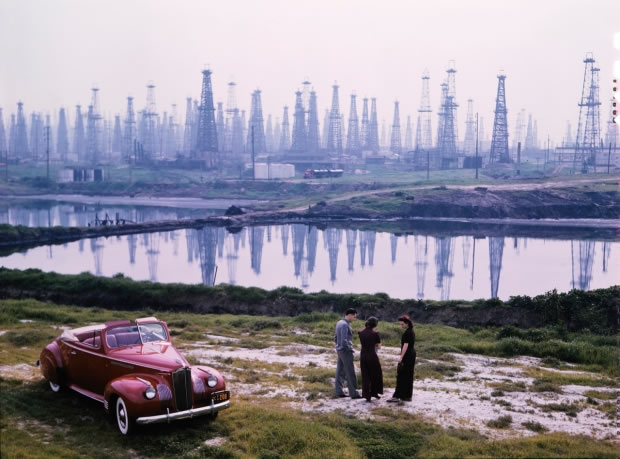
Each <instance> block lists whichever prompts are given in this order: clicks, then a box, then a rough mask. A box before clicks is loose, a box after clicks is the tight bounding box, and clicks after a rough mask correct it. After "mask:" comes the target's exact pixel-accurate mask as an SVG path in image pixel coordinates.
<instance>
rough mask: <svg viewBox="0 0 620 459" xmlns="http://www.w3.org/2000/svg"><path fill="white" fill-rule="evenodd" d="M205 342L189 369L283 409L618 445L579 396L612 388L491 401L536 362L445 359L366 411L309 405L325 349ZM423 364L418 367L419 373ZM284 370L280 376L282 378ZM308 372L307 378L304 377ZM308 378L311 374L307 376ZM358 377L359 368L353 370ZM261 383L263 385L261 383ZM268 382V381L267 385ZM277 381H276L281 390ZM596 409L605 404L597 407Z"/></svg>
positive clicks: (509, 395) (30, 368) (19, 371)
mask: <svg viewBox="0 0 620 459" xmlns="http://www.w3.org/2000/svg"><path fill="white" fill-rule="evenodd" d="M205 338H206V340H205V341H197V342H194V343H192V344H189V345H185V346H182V347H181V348H180V350H181V351H182V352H183V353H184V354H185V355H186V356H188V357H189V358H191V359H193V360H194V361H196V360H197V361H199V362H200V363H201V364H205V365H211V366H213V367H215V368H218V369H219V370H220V371H221V372H222V374H223V375H224V376H225V377H226V379H227V382H228V386H229V388H230V390H231V391H232V394H233V399H234V396H235V394H238V395H239V394H244V395H251V396H256V397H266V398H270V397H278V398H279V402H281V403H285V404H288V405H289V406H290V407H291V408H293V409H298V410H301V411H303V412H315V413H327V412H333V411H338V412H341V413H344V414H347V415H352V416H356V417H358V418H362V419H383V418H384V417H385V411H384V410H385V409H386V408H387V409H390V410H401V411H404V412H406V413H411V414H415V415H418V416H421V417H423V418H424V419H426V420H427V421H429V422H433V423H436V424H439V425H441V426H442V427H459V428H469V429H475V430H477V431H479V432H481V433H483V434H485V435H487V436H489V437H491V438H510V437H522V436H529V435H534V433H533V432H531V431H530V430H527V429H526V428H525V427H523V426H522V423H523V422H538V423H540V424H542V425H543V426H544V427H546V428H547V429H549V431H551V432H565V433H569V434H584V435H588V436H592V437H595V438H601V439H614V438H617V437H616V435H617V432H618V431H617V426H616V422H615V419H610V418H608V417H607V416H606V415H605V413H603V412H601V411H598V410H596V409H593V408H592V406H591V405H589V404H586V403H585V400H586V396H585V395H584V392H586V391H588V390H597V391H604V392H612V393H616V396H617V394H618V390H617V389H614V388H611V387H590V386H578V385H564V386H561V389H562V393H561V394H558V393H555V392H530V391H524V392H507V391H504V395H502V396H492V395H491V393H492V392H493V391H494V390H495V389H494V388H493V387H491V384H492V383H500V382H513V383H523V384H525V385H526V386H529V385H531V384H532V382H533V379H532V378H530V377H528V376H527V374H526V370H527V369H528V367H538V366H539V363H540V359H537V358H533V357H518V358H512V359H503V358H497V357H486V356H481V355H473V354H450V355H451V356H452V357H451V358H453V361H450V362H445V361H442V362H438V361H437V362H434V361H424V362H423V363H424V364H428V363H443V364H448V365H457V366H459V367H460V368H461V370H460V371H459V372H457V373H456V374H455V375H454V376H452V377H445V378H442V379H431V378H427V379H423V380H420V379H416V380H415V383H414V391H413V401H412V402H409V403H400V404H392V403H388V402H387V399H388V398H389V397H390V396H391V394H392V393H393V388H390V387H386V390H385V393H384V394H383V397H382V399H381V400H374V399H373V401H372V402H371V403H368V402H366V401H365V400H364V399H360V400H351V399H349V398H342V399H338V398H331V396H325V397H324V398H321V397H318V398H314V399H308V393H307V392H305V391H304V386H303V382H302V381H301V378H300V376H299V375H298V374H295V371H296V370H300V369H303V368H306V369H308V368H315V369H317V371H319V370H320V371H322V372H324V371H325V369H329V370H333V371H334V373H335V367H336V354H335V352H334V351H333V349H331V348H325V347H320V346H313V345H306V344H282V345H279V344H278V345H275V344H274V345H272V346H270V347H267V348H265V349H246V348H240V347H237V346H236V341H238V340H237V339H235V338H230V337H224V336H218V335H205ZM379 355H380V359H381V362H382V365H383V371H384V374H385V375H388V374H389V372H393V371H395V367H396V360H397V357H398V349H397V348H390V347H383V348H382V349H381V350H380V354H379ZM270 364H278V365H279V368H278V369H277V370H274V371H269V370H260V369H258V368H257V369H256V370H255V371H256V374H257V375H258V377H257V378H256V381H255V382H253V383H251V384H248V383H243V382H242V381H240V380H239V378H238V377H237V375H239V374H240V373H241V372H244V371H246V370H243V368H248V367H249V368H252V366H257V367H259V366H263V367H264V366H265V365H270ZM420 364H421V363H420V362H419V363H418V365H420ZM280 367H283V368H284V370H281V368H280ZM545 369H546V370H548V371H557V372H561V373H573V374H577V373H578V374H585V375H591V376H592V377H594V378H596V377H598V376H600V375H596V374H594V373H592V374H591V373H587V372H578V371H572V370H552V369H549V368H545ZM306 371H307V370H306ZM310 371H311V370H310ZM356 371H357V372H358V373H359V363H358V362H356ZM261 375H264V376H265V378H263V379H261V377H260V376H261ZM0 376H1V377H3V378H10V379H21V380H26V381H37V380H39V379H40V378H41V375H40V372H39V369H38V368H36V367H35V366H34V365H32V364H25V363H22V364H17V365H4V366H0ZM267 376H269V377H267ZM278 381H282V383H281V384H280V383H279V382H278ZM573 402H577V403H579V404H580V406H582V407H583V409H581V411H579V412H578V413H577V416H576V417H569V416H568V415H567V414H565V413H564V412H560V411H550V412H544V411H543V409H542V406H543V405H546V404H549V403H573ZM599 403H603V401H600V400H599ZM503 415H510V416H511V417H512V424H511V426H510V427H509V428H507V429H494V428H490V427H488V426H487V424H486V423H487V422H488V421H490V420H493V419H497V418H498V417H500V416H503Z"/></svg>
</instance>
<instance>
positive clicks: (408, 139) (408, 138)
mask: <svg viewBox="0 0 620 459" xmlns="http://www.w3.org/2000/svg"><path fill="white" fill-rule="evenodd" d="M404 147H405V151H411V150H413V129H412V126H411V116H409V115H407V127H406V128H405V145H404Z"/></svg>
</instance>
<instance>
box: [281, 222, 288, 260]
mask: <svg viewBox="0 0 620 459" xmlns="http://www.w3.org/2000/svg"><path fill="white" fill-rule="evenodd" d="M289 229H290V228H289V225H282V226H281V227H280V239H281V240H282V255H284V256H286V255H287V254H288V233H289Z"/></svg>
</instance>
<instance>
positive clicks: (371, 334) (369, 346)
mask: <svg viewBox="0 0 620 459" xmlns="http://www.w3.org/2000/svg"><path fill="white" fill-rule="evenodd" d="M378 323H379V321H378V320H377V318H376V317H369V318H368V320H367V321H366V328H365V329H364V330H362V331H360V332H358V334H359V337H360V343H361V344H362V350H361V352H360V368H361V370H362V397H364V398H365V399H366V401H367V402H370V399H371V397H375V398H381V396H380V395H379V394H382V393H383V372H382V370H381V362H379V357H378V356H377V349H381V337H380V336H379V333H378V332H377V331H376V330H375V328H377V324H378Z"/></svg>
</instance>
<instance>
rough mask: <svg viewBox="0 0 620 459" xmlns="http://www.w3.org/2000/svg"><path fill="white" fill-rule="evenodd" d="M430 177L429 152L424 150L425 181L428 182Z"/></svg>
mask: <svg viewBox="0 0 620 459" xmlns="http://www.w3.org/2000/svg"><path fill="white" fill-rule="evenodd" d="M422 151H424V150H422ZM430 175H431V151H430V150H426V180H430Z"/></svg>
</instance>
